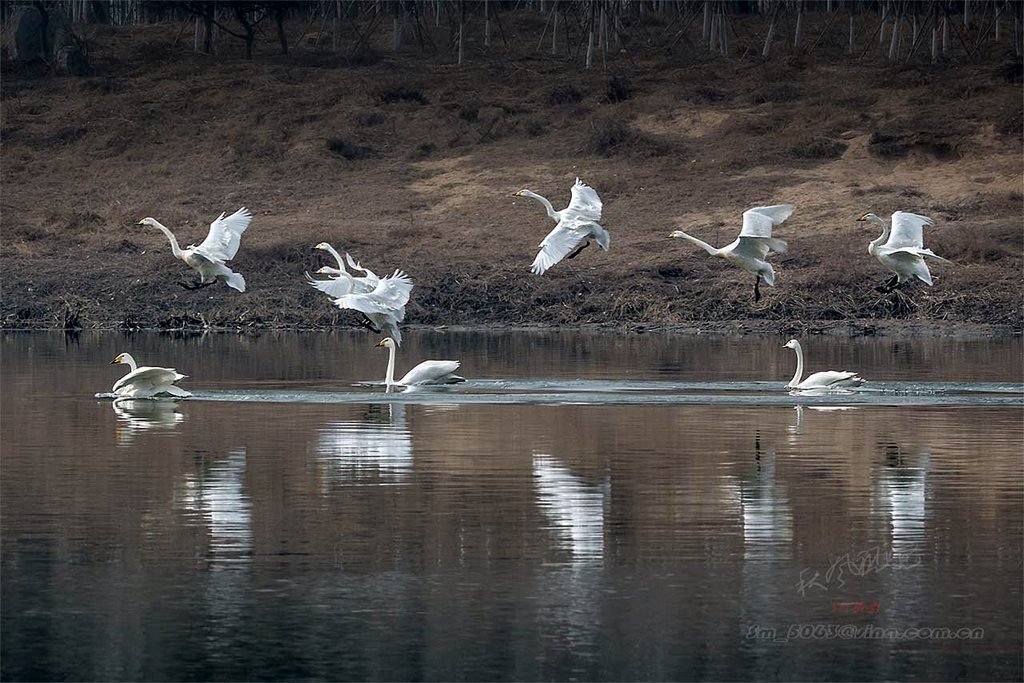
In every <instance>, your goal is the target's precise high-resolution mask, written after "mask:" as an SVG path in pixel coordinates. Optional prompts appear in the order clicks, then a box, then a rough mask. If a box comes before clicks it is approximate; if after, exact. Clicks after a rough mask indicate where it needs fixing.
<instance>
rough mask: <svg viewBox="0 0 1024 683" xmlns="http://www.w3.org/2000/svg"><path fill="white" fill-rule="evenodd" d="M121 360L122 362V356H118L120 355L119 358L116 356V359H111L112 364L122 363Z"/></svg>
mask: <svg viewBox="0 0 1024 683" xmlns="http://www.w3.org/2000/svg"><path fill="white" fill-rule="evenodd" d="M120 362H121V356H118V357H117V358H115V359H114V360H112V361H110V364H111V365H117V364H118V363H120Z"/></svg>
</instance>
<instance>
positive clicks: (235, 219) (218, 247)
mask: <svg viewBox="0 0 1024 683" xmlns="http://www.w3.org/2000/svg"><path fill="white" fill-rule="evenodd" d="M251 221H252V214H250V213H249V211H248V209H246V208H245V207H242V208H241V209H239V210H238V211H236V212H234V213H233V214H231V215H230V216H227V217H225V215H224V214H223V213H222V214H221V215H220V217H219V218H217V220H215V221H214V222H213V223H211V224H210V232H209V233H208V234H207V236H206V239H205V240H203V242H202V244H200V245H199V246H195V245H189V246H188V247H186V248H185V249H182V248H181V247H179V246H178V240H177V239H176V238H175V236H174V233H172V232H171V231H170V230H169V229H168V228H167V227H165V226H164V225H161V224H160V222H159V221H157V220H156V219H155V218H150V217H146V218H143V219H142V220H141V221H139V224H140V225H150V226H152V227H154V228H156V229H158V230H159V231H160V232H162V233H164V235H166V236H167V239H168V240H169V241H170V243H171V252H172V253H173V254H174V258H176V259H179V260H181V261H183V262H184V263H186V264H187V265H189V266H191V267H192V268H194V269H195V270H196V271H198V273H199V283H198V284H199V285H210V284H213V283H215V282H216V281H217V280H221V281H222V282H224V283H225V284H226V285H227V286H228V287H231V288H232V289H235V290H238V291H239V292H244V291H245V278H244V277H242V274H241V273H236V272H234V271H233V270H231V269H230V268H228V267H227V266H226V265H225V264H224V262H225V261H230V260H231V259H233V258H234V257H235V254H237V253H238V247H239V245H240V244H241V240H242V233H244V232H245V230H246V228H248V227H249V223H250V222H251ZM195 288H196V287H191V288H190V289H195Z"/></svg>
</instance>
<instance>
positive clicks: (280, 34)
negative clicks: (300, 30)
mask: <svg viewBox="0 0 1024 683" xmlns="http://www.w3.org/2000/svg"><path fill="white" fill-rule="evenodd" d="M285 9H286V8H285V7H284V6H282V5H274V23H275V24H277V40H278V42H279V43H281V54H283V55H286V54H288V34H287V33H286V32H285V30H284V12H285Z"/></svg>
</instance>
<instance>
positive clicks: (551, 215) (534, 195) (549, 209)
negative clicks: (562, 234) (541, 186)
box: [523, 190, 562, 221]
mask: <svg viewBox="0 0 1024 683" xmlns="http://www.w3.org/2000/svg"><path fill="white" fill-rule="evenodd" d="M523 196H524V197H529V198H530V199H533V200H535V201H538V202H540V203H541V204H543V205H544V209H545V210H546V211H547V212H548V217H549V218H551V220H553V221H560V220H562V216H561V215H559V213H558V212H557V211H555V207H553V206H551V202H549V201H548V200H547V199H545V198H544V197H541V196H540V195H539V194H537V193H536V192H530V191H529V190H523Z"/></svg>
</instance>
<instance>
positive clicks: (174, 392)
mask: <svg viewBox="0 0 1024 683" xmlns="http://www.w3.org/2000/svg"><path fill="white" fill-rule="evenodd" d="M164 391H165V392H166V393H168V394H170V395H171V396H180V397H182V398H188V397H189V396H191V395H192V392H190V391H186V390H184V389H182V388H181V387H176V386H174V385H173V384H168V385H167V386H166V387H164Z"/></svg>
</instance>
